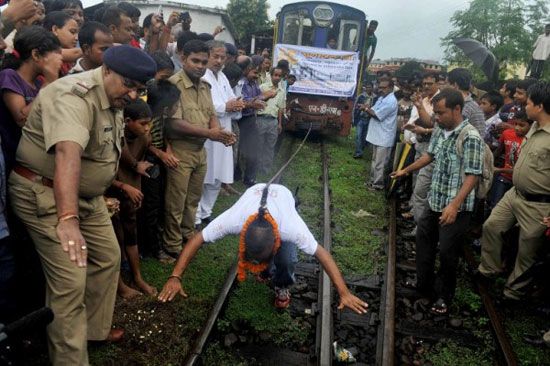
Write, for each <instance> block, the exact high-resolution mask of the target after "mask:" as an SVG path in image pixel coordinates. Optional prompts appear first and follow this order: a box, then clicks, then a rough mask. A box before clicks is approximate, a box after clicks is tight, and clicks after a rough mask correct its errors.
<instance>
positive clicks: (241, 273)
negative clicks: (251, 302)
mask: <svg viewBox="0 0 550 366" xmlns="http://www.w3.org/2000/svg"><path fill="white" fill-rule="evenodd" d="M260 210H261V208H260ZM263 212H264V213H263V214H262V215H261V216H260V212H256V213H254V214H252V215H250V216H249V217H248V219H246V222H245V223H244V225H243V228H242V230H241V235H240V237H239V263H238V266H237V279H238V280H239V282H243V281H244V280H245V279H246V272H247V271H249V272H252V273H255V274H258V273H261V272H263V271H265V270H266V269H267V267H268V265H269V263H267V262H265V263H252V262H250V261H247V260H246V239H245V238H246V232H247V231H248V228H249V227H250V225H251V224H252V223H253V222H254V221H256V220H258V219H259V220H265V221H267V222H268V223H269V224H270V225H271V228H272V230H273V236H274V238H275V243H274V244H273V249H272V254H273V255H275V254H277V252H278V251H279V248H280V247H281V234H280V233H279V226H278V225H277V222H276V221H275V219H274V218H273V216H271V214H270V213H269V211H267V210H266V209H264V211H263Z"/></svg>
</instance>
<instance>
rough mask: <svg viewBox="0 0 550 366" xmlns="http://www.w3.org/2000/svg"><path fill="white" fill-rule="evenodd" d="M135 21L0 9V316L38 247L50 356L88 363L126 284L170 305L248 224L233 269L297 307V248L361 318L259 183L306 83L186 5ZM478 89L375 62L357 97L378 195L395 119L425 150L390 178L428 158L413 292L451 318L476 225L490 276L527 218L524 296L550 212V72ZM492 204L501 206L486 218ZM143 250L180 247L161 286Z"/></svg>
mask: <svg viewBox="0 0 550 366" xmlns="http://www.w3.org/2000/svg"><path fill="white" fill-rule="evenodd" d="M140 17H141V13H140V10H139V9H138V8H136V7H135V6H133V5H131V4H129V3H125V2H121V3H119V4H117V5H113V6H106V7H102V8H100V9H99V10H98V11H97V12H96V13H95V14H94V16H93V19H85V18H84V12H83V7H82V3H81V2H80V0H44V1H39V0H12V1H10V3H9V5H8V6H7V7H6V8H5V9H4V10H3V11H2V13H1V15H0V20H1V21H0V32H1V36H0V50H3V51H4V57H3V58H2V61H1V71H0V92H1V96H2V99H1V100H0V137H1V154H0V322H10V321H12V320H13V319H15V318H17V317H18V316H21V315H22V314H21V311H22V310H23V309H26V308H25V307H24V306H21V305H22V302H21V297H20V296H19V295H18V294H17V288H16V287H18V286H20V284H19V285H18V284H17V282H16V275H17V273H18V272H21V271H22V268H18V267H21V263H25V261H26V260H27V258H26V257H25V258H24V259H23V260H21V258H18V255H20V253H21V248H25V249H24V250H23V251H27V252H28V251H29V248H32V247H34V248H35V249H36V252H37V254H38V257H39V258H40V262H41V269H42V272H43V275H44V279H45V297H46V306H48V307H49V308H51V309H52V311H53V313H54V316H55V317H54V320H53V322H52V323H51V324H50V325H49V326H48V330H47V332H48V347H49V353H50V360H51V362H52V363H53V364H56V365H57V364H79V365H85V364H88V355H87V341H89V340H97V341H104V340H110V341H117V340H119V339H121V337H122V335H123V331H122V330H120V329H114V328H112V316H113V309H114V304H115V299H116V295H117V293H118V295H120V296H121V297H123V298H125V299H132V298H135V297H136V296H139V295H141V294H146V295H149V296H158V298H159V300H161V301H169V300H172V299H173V298H174V296H176V295H177V294H178V293H180V294H184V292H183V289H182V287H181V275H182V273H183V272H184V270H185V269H186V267H187V265H188V264H189V261H190V260H191V259H192V257H193V256H194V254H195V253H196V251H197V250H198V248H199V247H200V246H201V245H202V243H203V242H205V241H206V242H213V241H215V240H217V239H219V238H221V237H223V236H224V235H226V234H239V233H240V235H241V236H240V247H239V279H243V278H244V276H245V273H246V272H247V271H248V272H253V273H255V274H256V275H257V276H258V278H259V279H260V280H266V279H268V278H270V277H272V280H273V283H274V285H275V290H276V299H275V305H276V306H277V307H280V308H285V307H287V306H288V304H289V302H290V294H289V291H288V287H289V286H290V285H291V284H292V283H293V281H294V279H293V271H294V266H295V263H296V261H297V257H296V247H297V248H299V249H301V250H302V251H304V252H305V253H307V254H310V255H315V256H316V257H317V258H318V260H319V261H320V263H321V264H322V265H323V266H324V268H325V270H326V271H327V273H328V274H329V276H330V277H331V279H332V280H333V282H334V284H335V286H336V288H337V290H338V292H339V294H340V298H341V307H343V306H347V307H349V308H351V309H353V310H355V311H356V312H358V313H362V312H365V311H366V307H367V306H368V305H367V304H366V303H364V302H363V301H362V300H360V299H358V298H357V297H355V296H354V295H352V294H351V293H350V291H349V290H348V289H347V287H346V285H345V282H344V281H343V279H342V276H341V274H340V272H339V271H338V268H337V267H336V265H335V263H334V261H333V259H332V257H331V256H330V254H329V253H327V252H326V251H324V250H323V249H322V248H321V247H320V246H317V243H316V241H315V239H314V238H313V236H312V235H311V233H310V231H309V229H308V228H307V226H306V225H305V223H304V222H303V221H302V220H301V218H300V217H299V215H298V213H297V212H296V209H295V207H294V204H295V202H294V198H293V197H292V194H291V193H290V192H289V191H288V190H287V189H286V188H285V187H283V186H279V185H271V186H270V185H259V184H257V182H256V178H257V175H258V174H261V173H267V172H269V171H270V169H271V167H272V164H273V158H274V151H275V145H276V142H277V139H278V136H279V134H280V133H281V130H282V126H283V122H284V118H285V108H286V95H287V91H288V87H289V86H290V85H292V84H293V83H294V81H295V80H296V78H295V77H293V75H290V74H289V64H288V61H285V60H281V61H279V62H278V63H277V64H275V65H272V64H271V62H272V60H271V58H270V55H269V53H268V52H267V50H265V51H264V52H262V53H261V54H258V55H252V56H248V55H246V54H245V51H244V50H243V49H239V48H237V47H236V46H235V45H234V44H230V43H224V42H221V41H219V40H216V36H217V35H218V34H220V33H221V32H223V31H224V29H223V27H221V26H218V27H216V28H215V29H214V30H213V33H211V34H207V33H201V34H197V33H195V32H193V31H192V30H191V28H192V27H191V24H192V18H191V16H190V15H189V13H186V12H184V13H181V14H180V13H173V14H170V16H169V17H168V19H167V20H165V19H164V18H163V16H162V14H154V13H152V14H148V15H147V16H146V17H144V20H143V22H142V24H139V19H140ZM376 26H377V23H376V22H371V26H370V27H369V31H368V35H369V37H370V39H371V40H370V41H369V42H370V43H369V46H368V47H369V48H370V50H371V55H370V59H371V58H372V56H373V54H374V50H375V47H376V37H375V36H374V31H375V30H376ZM541 42H542V41H541ZM539 43H540V42H539ZM539 66H540V65H537V67H539ZM537 70H538V69H537ZM471 90H472V77H471V74H470V73H469V72H468V70H466V69H455V70H452V71H451V72H449V74H448V75H437V74H426V75H423V76H421V77H419V78H415V79H412V80H407V81H404V80H397V79H396V78H395V77H392V75H382V76H381V77H380V78H379V79H378V80H377V82H376V84H374V85H373V84H368V83H367V84H365V86H364V88H363V90H362V93H361V94H360V95H359V97H358V99H357V103H356V105H355V112H356V113H355V119H354V120H355V123H356V126H357V128H356V133H357V136H356V149H355V153H354V157H355V158H361V157H362V155H363V151H364V149H365V148H366V147H367V146H370V147H372V152H373V153H372V164H371V169H370V177H369V180H368V182H367V184H368V188H369V189H372V190H382V189H384V187H385V184H386V181H387V179H388V177H389V175H390V161H391V156H392V154H393V149H394V147H395V143H396V140H397V138H398V136H400V135H401V132H403V136H404V141H405V142H407V143H409V144H412V145H414V148H415V154H416V159H415V160H416V161H415V162H414V163H412V164H410V165H408V166H407V167H405V168H404V169H402V170H399V171H397V172H394V173H392V177H394V178H400V177H406V176H408V175H410V174H412V173H413V172H415V171H418V173H414V174H413V176H412V177H411V179H410V181H409V185H410V187H412V188H411V191H412V196H411V198H410V201H409V203H410V213H405V214H404V216H405V217H406V218H409V219H411V220H414V222H415V223H416V225H417V227H416V229H415V230H414V232H413V233H411V235H412V236H414V237H416V241H417V251H416V253H417V267H418V269H417V271H418V273H417V274H418V276H417V278H418V282H417V289H418V291H419V292H421V293H422V294H423V295H424V296H426V297H429V298H431V299H433V308H432V309H433V311H435V312H438V313H445V312H446V311H447V309H448V305H449V303H450V301H451V300H452V297H453V294H454V288H455V286H456V271H457V261H458V255H459V253H458V249H459V247H460V244H461V242H462V241H463V239H464V235H465V233H466V232H467V230H466V229H467V228H469V227H470V226H471V223H472V222H478V223H480V224H481V223H482V222H483V220H484V219H485V218H486V221H485V224H484V225H483V230H482V235H481V240H480V243H481V255H482V257H481V258H482V261H481V265H480V267H479V273H480V275H482V276H495V275H498V274H500V273H502V272H504V271H505V269H506V265H507V264H508V263H505V262H503V261H502V257H501V252H502V247H503V237H502V235H503V233H505V232H506V231H508V229H509V228H510V227H511V226H513V225H514V224H516V222H517V223H518V224H519V227H520V240H519V241H520V246H519V248H520V249H519V252H518V257H517V260H516V262H515V265H514V266H513V271H512V272H511V274H510V276H509V278H508V281H507V284H506V288H505V296H507V297H509V298H513V299H521V298H522V297H523V296H524V295H525V290H526V287H527V285H528V283H529V279H528V278H525V277H526V276H525V273H526V272H527V271H528V270H529V268H530V267H531V266H532V265H533V264H534V263H535V261H537V260H538V259H539V256H540V252H541V249H542V248H543V244H544V242H545V240H547V239H545V237H544V233H545V231H546V227H547V226H548V225H549V222H550V219H549V218H548V216H550V210H549V209H550V192H549V187H550V182H549V177H550V175H549V174H548V173H549V172H548V170H549V169H550V165H549V163H548V162H549V161H550V159H549V158H550V151H549V150H550V144H549V142H550V138H549V135H548V133H549V132H550V130H549V128H550V127H549V126H550V119H549V117H550V86H549V84H548V83H545V82H538V83H535V81H534V80H531V79H527V80H508V81H506V82H505V83H504V85H503V86H502V88H501V89H500V91H487V92H486V93H483V94H479V95H476V94H473V93H472V92H471ZM520 151H521V154H520ZM493 163H494V164H493ZM493 175H494V179H493ZM237 180H242V182H243V183H244V184H245V185H246V186H247V187H249V189H248V190H247V191H246V192H245V193H244V194H243V195H242V197H241V198H240V199H239V200H238V201H237V203H236V204H235V205H234V206H233V207H232V208H231V209H229V210H228V211H226V212H225V213H223V214H222V215H220V216H218V217H217V218H215V219H213V217H212V210H213V207H214V205H215V203H216V201H217V198H218V196H219V194H220V193H222V192H223V194H227V195H232V194H235V195H236V194H239V192H237V191H236V190H235V189H234V188H233V187H232V184H233V183H234V182H235V181H237ZM488 181H489V182H488ZM483 199H485V200H486V201H487V203H488V204H487V207H488V208H489V209H490V210H492V211H491V212H490V214H485V213H484V211H483V210H481V214H480V207H481V208H483V207H485V206H484V205H483V204H482V202H483V201H484V200H483ZM480 217H481V218H480ZM438 242H439V248H440V249H439V252H440V267H439V272H438V275H437V276H436V275H435V273H434V268H435V256H436V252H437V246H438ZM25 243H27V244H29V243H31V244H29V245H30V246H28V247H25ZM143 256H151V257H154V258H157V259H158V260H159V261H161V262H163V263H175V262H176V259H177V263H176V266H175V268H174V271H173V274H172V276H170V278H169V279H168V281H167V283H166V285H165V286H164V288H163V289H162V291H160V293H159V292H158V291H157V289H156V288H155V287H154V286H152V285H151V284H149V283H148V282H147V278H144V276H143V275H142V273H141V268H140V258H141V257H143ZM27 263H31V262H27ZM273 264H275V267H276V268H274V269H273V268H272V267H273ZM508 265H509V264H508ZM23 267H24V266H23ZM20 278H21V277H20ZM27 280H29V281H32V279H30V278H29V279H27ZM128 280H130V281H131V283H128ZM23 292H24V291H23Z"/></svg>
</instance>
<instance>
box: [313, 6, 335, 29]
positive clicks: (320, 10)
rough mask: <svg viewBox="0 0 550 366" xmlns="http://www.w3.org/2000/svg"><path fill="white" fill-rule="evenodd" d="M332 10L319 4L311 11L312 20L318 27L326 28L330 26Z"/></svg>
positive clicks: (332, 15)
mask: <svg viewBox="0 0 550 366" xmlns="http://www.w3.org/2000/svg"><path fill="white" fill-rule="evenodd" d="M333 18H334V10H332V8H331V7H330V6H329V5H326V4H321V5H318V6H317V7H315V9H313V19H315V23H317V25H318V26H319V27H328V26H329V25H331V24H332V19H333Z"/></svg>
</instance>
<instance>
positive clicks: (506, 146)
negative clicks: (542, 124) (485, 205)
mask: <svg viewBox="0 0 550 366" xmlns="http://www.w3.org/2000/svg"><path fill="white" fill-rule="evenodd" d="M514 119H515V127H514V128H509V129H506V130H504V131H503V132H502V134H501V136H500V138H499V140H498V143H499V146H498V148H497V149H496V150H495V153H494V154H495V157H497V158H498V157H499V156H501V155H503V157H504V165H503V167H502V168H497V167H495V170H494V171H495V174H496V177H495V181H494V183H493V187H492V188H491V196H490V202H489V204H490V207H491V209H493V208H494V207H495V206H496V204H497V203H498V201H500V199H501V198H502V196H504V194H505V193H506V192H507V191H508V190H509V189H510V188H512V186H513V184H512V174H513V172H514V165H515V164H516V161H517V159H518V156H519V153H520V151H521V144H522V143H523V140H524V139H525V135H526V134H527V132H529V129H530V128H531V124H532V123H533V121H531V120H529V119H528V118H527V114H526V113H525V112H524V111H520V112H518V113H517V114H516V115H515V116H514Z"/></svg>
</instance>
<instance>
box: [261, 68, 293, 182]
mask: <svg viewBox="0 0 550 366" xmlns="http://www.w3.org/2000/svg"><path fill="white" fill-rule="evenodd" d="M270 75H271V80H268V81H266V82H265V83H264V84H262V85H260V90H261V91H262V93H265V92H267V91H272V92H274V93H275V96H273V97H271V98H269V99H267V100H266V106H265V108H264V109H262V110H260V111H258V119H257V122H258V123H257V128H258V147H259V148H260V153H259V167H258V170H259V171H260V172H263V173H267V172H269V170H270V169H271V166H272V165H273V155H274V154H275V144H276V143H277V138H278V136H279V134H280V133H281V131H282V129H283V125H282V123H283V113H284V109H285V97H286V90H285V89H283V88H284V87H283V85H282V84H281V79H282V76H283V70H281V69H280V68H277V67H274V68H273V69H271V73H270ZM270 95H271V94H270Z"/></svg>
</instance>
